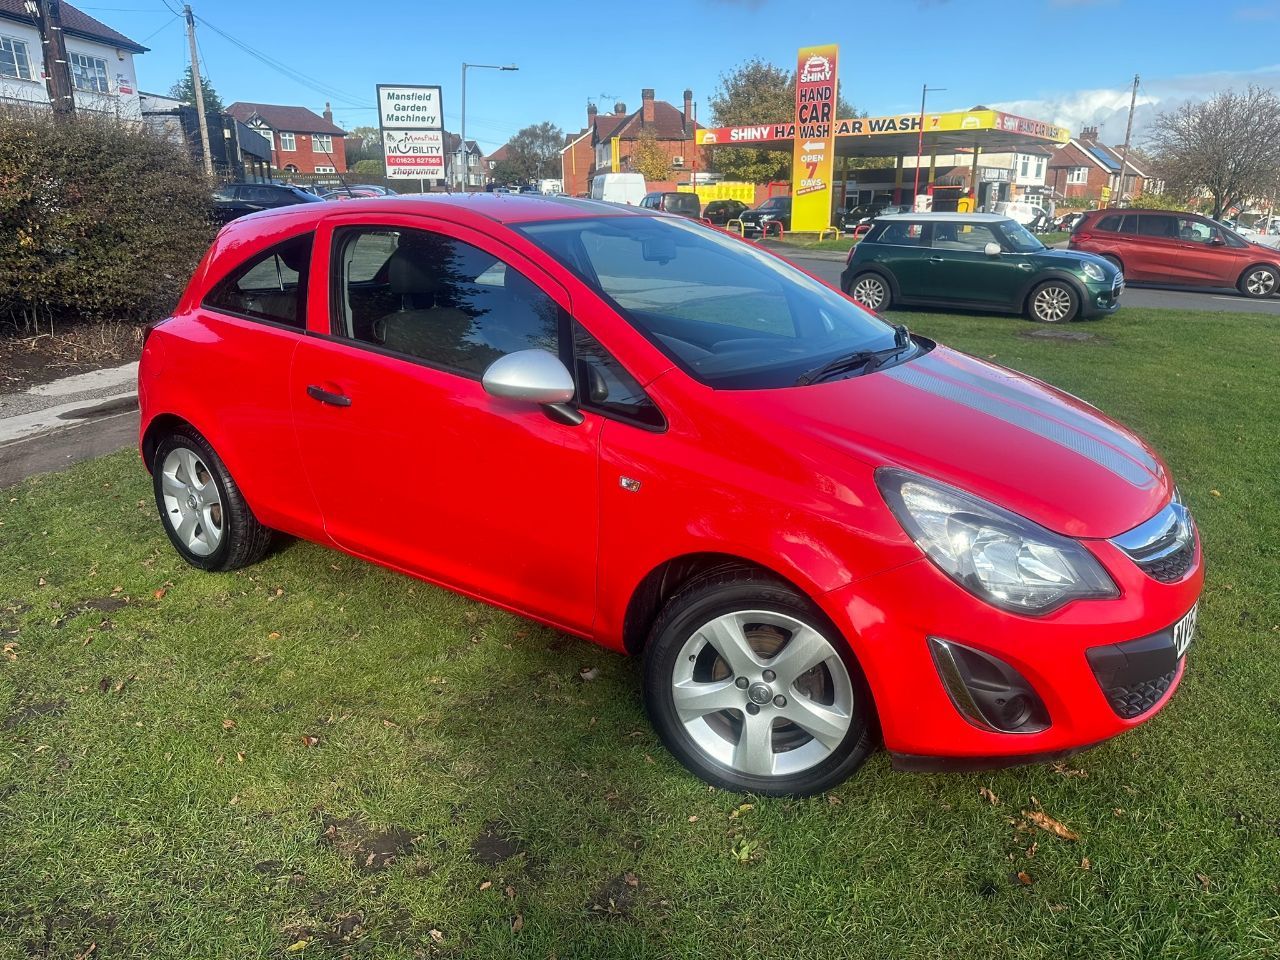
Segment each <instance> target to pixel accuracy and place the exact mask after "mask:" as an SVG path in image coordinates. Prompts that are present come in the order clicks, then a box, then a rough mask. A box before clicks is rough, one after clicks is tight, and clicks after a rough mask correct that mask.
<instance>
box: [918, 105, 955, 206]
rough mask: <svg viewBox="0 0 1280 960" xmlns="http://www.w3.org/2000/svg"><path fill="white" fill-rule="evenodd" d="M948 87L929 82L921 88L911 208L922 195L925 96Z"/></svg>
mask: <svg viewBox="0 0 1280 960" xmlns="http://www.w3.org/2000/svg"><path fill="white" fill-rule="evenodd" d="M945 89H947V88H946V87H931V86H929V85H928V84H927V83H926V84H925V85H924V86H923V87H921V88H920V130H919V133H918V136H917V137H916V179H915V185H914V186H913V187H912V188H911V208H912V209H913V210H914V209H915V206H916V197H918V196H919V195H920V158H921V157H922V156H924V98H925V97H927V96H928V95H929V91H933V92H934V93H938V92H940V91H942V90H945Z"/></svg>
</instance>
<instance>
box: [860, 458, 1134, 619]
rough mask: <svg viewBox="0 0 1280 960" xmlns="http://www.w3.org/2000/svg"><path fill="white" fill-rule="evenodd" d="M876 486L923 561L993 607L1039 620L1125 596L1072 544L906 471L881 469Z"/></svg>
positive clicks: (971, 497) (1007, 513) (1082, 548)
mask: <svg viewBox="0 0 1280 960" xmlns="http://www.w3.org/2000/svg"><path fill="white" fill-rule="evenodd" d="M876 483H877V485H878V486H879V487H880V493H881V495H882V496H883V497H884V499H885V502H886V503H887V504H888V505H889V509H890V510H892V511H893V515H894V516H895V517H897V519H898V522H899V523H901V524H902V527H903V529H904V530H906V531H907V533H908V534H909V535H910V536H911V538H912V539H913V540H914V541H915V542H916V545H917V546H918V547H919V548H920V549H921V550H923V551H924V552H925V555H926V556H928V557H929V559H930V560H932V561H933V562H934V563H935V564H936V565H937V566H938V567H939V568H940V569H941V570H942V572H943V573H945V574H947V576H949V577H951V579H953V580H954V581H956V583H958V584H960V586H962V587H964V588H965V589H966V590H968V591H969V592H970V593H972V594H974V595H975V596H977V597H978V598H979V599H981V600H985V601H986V602H987V603H990V604H991V605H992V606H996V607H999V608H1000V609H1002V610H1011V611H1013V612H1014V613H1025V614H1029V615H1033V616H1034V615H1039V614H1045V613H1048V612H1049V611H1051V610H1056V609H1057V608H1058V607H1060V606H1062V605H1063V604H1065V603H1068V602H1070V601H1072V600H1083V599H1087V598H1108V597H1118V596H1119V595H1120V591H1119V590H1118V589H1117V588H1116V585H1115V583H1114V582H1113V581H1112V580H1111V578H1110V577H1109V576H1108V575H1107V572H1106V571H1105V570H1104V569H1103V568H1102V565H1101V564H1100V563H1099V562H1098V561H1097V559H1095V558H1094V556H1093V554H1092V553H1090V552H1089V551H1088V550H1086V549H1085V548H1084V547H1083V546H1082V545H1081V544H1080V543H1078V542H1077V541H1075V540H1072V539H1070V538H1069V537H1063V536H1060V535H1058V534H1056V533H1054V532H1053V531H1051V530H1046V529H1045V528H1044V527H1041V526H1040V525H1038V524H1035V523H1032V522H1031V521H1030V520H1027V519H1026V518H1024V517H1020V516H1018V515H1017V514H1015V513H1010V512H1009V511H1008V510H1003V509H1001V508H1000V507H997V506H996V505H995V504H992V503H987V502H986V501H985V500H979V499H978V498H977V497H975V496H972V495H971V494H968V493H964V492H963V491H961V490H957V489H956V488H954V487H949V486H947V485H946V484H942V483H938V482H937V481H935V480H929V479H927V478H925V477H921V476H918V475H917V474H914V473H908V472H906V471H905V470H896V469H893V468H890V467H882V468H881V469H879V470H877V471H876Z"/></svg>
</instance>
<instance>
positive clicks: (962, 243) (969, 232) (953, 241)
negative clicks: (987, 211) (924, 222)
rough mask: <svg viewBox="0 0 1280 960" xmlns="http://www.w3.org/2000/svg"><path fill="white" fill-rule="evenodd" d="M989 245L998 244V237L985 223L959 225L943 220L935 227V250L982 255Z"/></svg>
mask: <svg viewBox="0 0 1280 960" xmlns="http://www.w3.org/2000/svg"><path fill="white" fill-rule="evenodd" d="M988 243H997V244H1000V246H1004V244H1002V243H1000V238H999V237H997V236H996V234H995V231H994V230H992V229H991V228H990V227H989V226H987V225H986V224H985V223H957V222H955V221H951V220H941V221H939V222H937V223H935V224H934V225H933V248H934V249H935V250H963V251H966V252H968V253H981V252H982V250H983V248H984V247H985V246H986V245H987V244H988Z"/></svg>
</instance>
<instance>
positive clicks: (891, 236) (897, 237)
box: [877, 220, 924, 247]
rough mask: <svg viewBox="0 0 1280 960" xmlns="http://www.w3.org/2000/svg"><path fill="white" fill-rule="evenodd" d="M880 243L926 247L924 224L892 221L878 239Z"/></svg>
mask: <svg viewBox="0 0 1280 960" xmlns="http://www.w3.org/2000/svg"><path fill="white" fill-rule="evenodd" d="M877 239H878V240H879V242H880V243H896V244H899V245H900V246H904V247H921V246H924V224H922V223H903V222H902V221H900V220H892V221H890V222H889V223H888V224H887V225H886V226H885V229H884V233H882V234H881V235H880V236H879V237H878V238H877Z"/></svg>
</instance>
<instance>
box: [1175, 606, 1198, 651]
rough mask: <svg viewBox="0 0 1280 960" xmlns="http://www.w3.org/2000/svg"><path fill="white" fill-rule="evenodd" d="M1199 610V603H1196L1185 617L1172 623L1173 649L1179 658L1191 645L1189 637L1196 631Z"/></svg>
mask: <svg viewBox="0 0 1280 960" xmlns="http://www.w3.org/2000/svg"><path fill="white" fill-rule="evenodd" d="M1199 612H1200V604H1199V603H1197V604H1196V605H1195V606H1194V607H1192V608H1191V610H1190V611H1189V612H1188V613H1187V615H1186V616H1185V617H1183V618H1182V619H1181V620H1179V621H1178V622H1177V623H1175V624H1174V625H1173V649H1174V653H1175V655H1176V656H1177V658H1178V659H1179V660H1181V659H1182V657H1183V655H1184V654H1185V653H1186V652H1187V648H1188V647H1190V646H1191V638H1192V637H1193V636H1194V635H1195V632H1196V616H1197V615H1198V614H1199Z"/></svg>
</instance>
